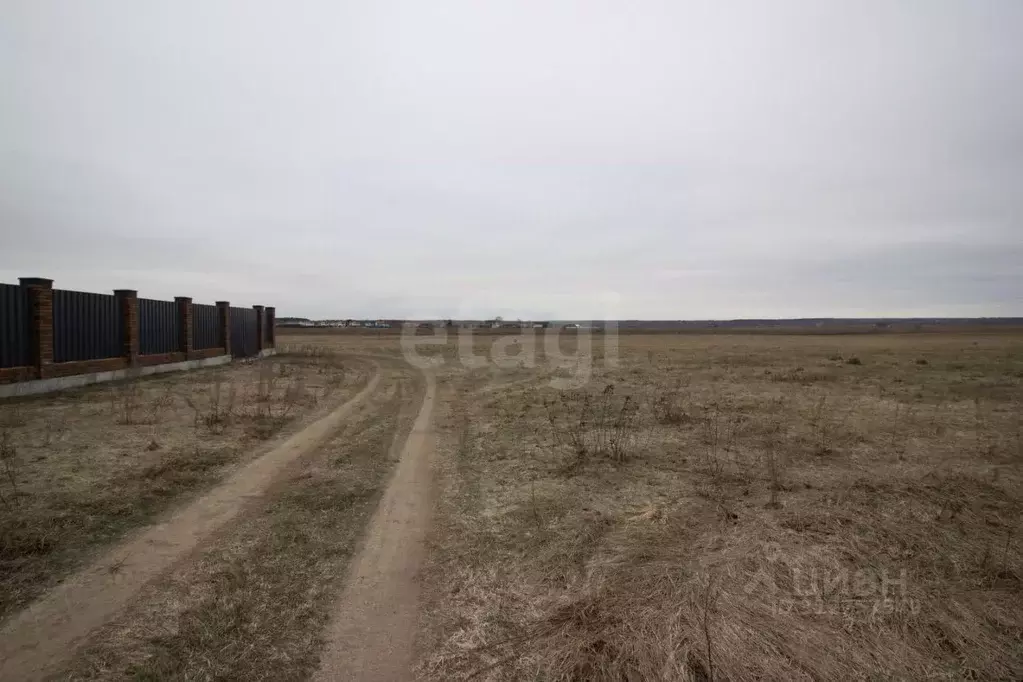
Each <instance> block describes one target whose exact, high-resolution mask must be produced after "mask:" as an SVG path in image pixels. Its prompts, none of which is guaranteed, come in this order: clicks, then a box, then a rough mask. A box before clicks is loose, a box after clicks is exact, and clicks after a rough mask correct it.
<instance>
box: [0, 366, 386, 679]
mask: <svg viewBox="0 0 1023 682" xmlns="http://www.w3.org/2000/svg"><path fill="white" fill-rule="evenodd" d="M373 363H374V365H375V372H374V374H373V377H372V378H371V379H370V381H369V383H368V384H367V385H366V387H365V388H363V389H362V390H361V391H360V392H359V393H358V394H357V395H356V396H355V397H353V398H352V399H351V400H349V401H347V402H345V403H344V404H342V405H341V406H340V407H338V408H337V409H335V410H333V411H332V412H330V413H329V414H328V415H326V416H324V417H321V418H320V419H319V420H317V421H315V422H313V423H312V424H310V425H309V426H307V427H305V428H304V429H302V430H301V431H299V432H298V433H295V434H293V435H292V436H290V437H289V438H288V439H287V440H285V441H284V442H283V443H281V444H280V445H278V446H277V447H275V448H274V449H272V450H270V451H269V452H267V453H266V454H264V455H263V456H261V457H259V458H258V459H255V460H253V461H251V462H249V463H248V464H247V465H245V466H244V467H242V468H241V469H240V470H238V471H237V472H235V473H234V474H233V475H232V476H231V477H230V478H228V479H227V480H226V481H225V482H224V483H222V484H221V485H219V486H218V487H216V488H214V489H213V490H211V491H209V492H207V493H206V494H204V495H203V496H202V497H200V498H199V499H197V500H195V501H194V502H192V503H190V504H189V505H188V506H186V507H184V508H183V509H180V510H179V511H177V512H175V513H173V515H172V516H170V517H169V518H168V519H167V520H166V521H165V522H163V523H159V524H156V525H153V526H149V527H148V528H146V529H143V530H142V531H140V532H138V533H136V534H135V535H133V536H132V537H131V538H130V539H128V540H126V541H125V542H123V543H121V544H120V545H118V546H117V547H115V548H114V549H112V550H111V551H109V552H108V553H106V554H105V555H104V556H103V557H102V558H100V559H99V560H97V561H96V562H94V563H93V564H92V565H90V566H89V567H87V568H85V569H83V570H81V571H79V572H78V573H76V574H74V575H72V576H70V577H68V578H67V579H66V580H65V581H64V582H62V583H61V584H60V585H58V586H57V587H56V588H54V589H53V590H51V591H50V592H48V593H47V594H46V595H45V596H43V597H42V598H40V599H38V600H37V601H35V602H34V603H33V604H31V605H30V606H29V607H28V608H26V609H25V610H24V611H22V612H20V613H18V614H16V615H14V616H13V617H12V618H10V619H9V620H8V621H7V622H6V623H4V625H3V627H2V628H0V680H33V679H40V678H43V677H45V676H46V675H47V674H49V672H51V671H53V670H54V669H55V668H56V667H58V666H59V665H60V664H62V663H63V662H65V661H66V660H67V659H68V658H70V656H71V655H72V654H73V653H74V650H75V647H76V645H77V644H78V643H79V642H80V641H82V640H83V638H85V637H86V636H87V635H88V634H89V633H90V632H92V631H93V630H94V629H96V628H97V627H99V626H101V625H103V624H105V623H106V622H108V621H109V620H110V619H111V618H113V617H114V616H115V615H116V614H117V613H118V612H119V611H120V610H121V609H122V608H124V606H125V605H126V604H127V603H128V602H129V601H130V600H131V599H132V598H133V597H134V596H135V595H136V594H137V593H138V592H139V591H140V590H141V588H142V587H143V586H144V585H145V584H146V583H147V582H149V581H150V580H152V579H153V578H156V577H157V576H159V575H160V574H161V573H163V572H164V571H166V570H167V569H168V568H170V567H171V566H172V565H173V564H174V563H175V562H177V561H178V560H179V559H181V558H182V557H184V556H186V555H187V554H188V553H189V552H191V551H192V550H194V549H195V548H196V547H197V546H198V545H199V543H200V542H201V541H202V540H204V539H206V538H208V537H209V536H210V535H211V534H213V533H214V532H215V531H216V530H217V529H219V528H221V527H223V526H224V525H225V524H226V523H227V522H229V521H231V520H232V519H234V518H235V517H237V516H238V514H239V512H240V511H241V510H242V509H243V507H244V506H245V502H246V501H247V500H248V499H250V498H253V497H258V496H259V495H261V494H262V493H263V492H264V491H266V489H267V488H268V487H269V486H270V485H271V483H273V482H274V480H276V479H277V478H278V477H279V476H280V474H281V473H282V472H283V471H284V470H285V468H286V467H287V465H289V464H290V463H292V462H294V461H295V460H296V459H298V458H299V457H301V456H302V455H304V454H306V453H308V452H310V451H311V450H313V449H314V448H316V447H318V446H319V445H320V444H321V443H323V442H324V440H325V439H326V438H328V437H329V436H330V434H331V433H332V432H334V430H335V429H337V427H338V426H339V425H340V424H341V422H342V421H343V420H344V419H345V418H346V417H347V416H348V415H349V414H350V413H351V411H352V410H353V409H354V408H355V407H356V406H358V405H359V404H360V403H361V402H363V401H364V400H365V399H366V398H367V397H368V396H369V395H371V394H372V393H373V391H375V390H376V388H377V386H378V384H379V383H380V379H381V375H382V370H381V366H380V363H378V362H376V361H373Z"/></svg>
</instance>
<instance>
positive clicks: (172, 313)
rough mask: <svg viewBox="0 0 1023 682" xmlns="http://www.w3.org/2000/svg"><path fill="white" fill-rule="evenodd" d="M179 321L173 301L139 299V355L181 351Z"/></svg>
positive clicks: (176, 307) (175, 304)
mask: <svg viewBox="0 0 1023 682" xmlns="http://www.w3.org/2000/svg"><path fill="white" fill-rule="evenodd" d="M180 346H181V320H180V318H179V315H178V304H177V303H176V302H173V301H156V300H154V299H151V298H140V299H139V353H141V354H142V355H150V354H154V353H174V352H176V351H179V350H181V348H180Z"/></svg>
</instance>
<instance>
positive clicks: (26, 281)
mask: <svg viewBox="0 0 1023 682" xmlns="http://www.w3.org/2000/svg"><path fill="white" fill-rule="evenodd" d="M18 283H19V284H20V285H21V286H22V287H23V288H25V289H26V290H27V291H28V309H29V324H30V325H31V332H32V340H31V343H32V348H31V351H32V366H33V367H34V368H35V374H36V377H37V378H39V379H44V378H46V368H47V366H48V365H51V364H53V280H52V279H46V278H44V277H21V278H20V279H19V280H18Z"/></svg>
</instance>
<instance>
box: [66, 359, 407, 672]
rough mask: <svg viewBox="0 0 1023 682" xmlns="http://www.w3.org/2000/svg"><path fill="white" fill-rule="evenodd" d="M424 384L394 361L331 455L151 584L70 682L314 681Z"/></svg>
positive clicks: (78, 664)
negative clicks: (348, 575) (332, 619)
mask: <svg viewBox="0 0 1023 682" xmlns="http://www.w3.org/2000/svg"><path fill="white" fill-rule="evenodd" d="M420 384H421V382H420V380H419V378H418V373H414V372H413V371H412V370H410V369H402V368H398V367H396V366H395V365H394V364H393V363H391V365H390V366H389V367H387V368H385V370H384V374H383V377H382V379H381V382H380V384H379V386H378V387H377V389H376V390H375V391H374V392H373V393H372V394H371V395H370V396H369V397H368V398H367V399H366V400H365V401H363V402H362V403H360V404H359V405H358V406H357V407H356V408H355V410H354V411H353V413H351V414H350V415H349V416H348V417H347V418H346V420H345V422H344V424H343V426H342V427H341V429H340V430H339V431H338V432H336V434H335V435H334V436H333V437H332V438H331V439H330V440H329V441H328V442H327V443H326V444H325V445H324V446H322V447H321V448H319V449H318V450H317V451H315V452H314V453H312V454H310V455H308V456H306V457H304V458H302V459H300V460H299V461H298V462H296V463H295V464H293V465H292V466H291V467H290V469H289V471H288V473H287V475H286V476H285V477H284V478H282V479H281V480H280V481H278V482H277V483H276V484H274V485H273V487H272V488H271V489H270V490H269V491H268V492H267V493H266V494H265V495H264V496H262V497H260V498H255V499H253V500H251V501H250V503H249V504H248V506H247V508H246V509H245V511H244V513H243V514H242V515H241V516H240V517H239V518H238V520H237V521H236V522H234V523H232V524H230V525H228V526H226V527H225V528H223V529H222V530H221V531H220V532H218V534H217V535H216V536H214V537H213V538H211V539H210V540H209V541H208V542H207V543H205V544H204V545H203V547H202V548H200V549H199V550H198V551H197V552H196V553H195V554H194V555H193V556H192V557H191V558H190V559H189V560H188V561H186V562H183V563H182V564H181V565H180V566H179V567H178V568H177V569H176V570H175V571H173V572H171V573H169V574H167V575H165V576H163V577H162V578H161V579H159V580H157V581H154V582H152V583H150V584H149V585H148V586H146V587H145V588H144V590H143V592H142V593H141V594H140V595H139V597H138V598H137V599H136V600H135V601H134V602H133V603H132V604H131V605H130V606H129V607H128V608H127V609H126V610H125V611H124V612H123V613H122V614H121V615H120V616H119V617H118V618H117V619H116V620H115V621H113V622H111V623H110V624H109V625H108V626H106V627H104V628H102V629H101V630H99V631H98V632H96V633H95V634H94V635H93V636H92V637H91V638H90V640H89V641H88V642H87V643H86V644H85V646H83V647H82V648H81V649H80V650H79V652H78V654H77V656H76V657H75V658H74V659H73V661H72V662H71V663H70V665H69V666H68V667H67V669H66V670H65V671H64V672H63V673H61V675H60V676H59V677H60V679H104V680H105V679H153V680H157V679H159V680H163V679H221V680H253V679H305V678H306V677H307V676H308V675H309V674H310V673H311V672H312V671H313V670H314V669H315V668H316V666H317V662H318V659H319V655H320V649H321V646H322V640H321V631H322V630H323V628H324V626H325V624H326V622H327V618H328V616H329V615H330V609H331V606H332V604H333V603H334V600H335V599H336V597H337V594H338V591H339V589H340V586H341V584H342V583H343V581H344V576H345V570H346V566H347V564H348V562H349V560H350V558H351V556H352V554H353V552H354V551H355V548H356V546H357V544H358V539H359V537H360V534H361V531H362V529H363V526H364V525H365V523H366V521H367V519H368V518H369V516H370V515H371V514H372V512H373V510H374V508H375V507H376V504H377V501H378V499H379V496H380V494H381V488H382V486H383V484H384V483H385V482H386V474H387V472H388V471H389V470H391V468H392V467H393V466H394V461H395V459H396V457H397V449H398V448H400V446H401V444H402V443H403V442H404V435H405V434H407V432H408V428H409V427H410V425H411V421H412V419H413V418H414V416H415V409H416V408H417V407H418V397H417V394H419V393H420V392H421V390H422V387H421V385H420Z"/></svg>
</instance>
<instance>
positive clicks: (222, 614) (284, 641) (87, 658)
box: [0, 333, 1023, 681]
mask: <svg viewBox="0 0 1023 682" xmlns="http://www.w3.org/2000/svg"><path fill="white" fill-rule="evenodd" d="M577 340H578V339H577V338H576V337H574V335H565V337H564V338H563V339H562V348H563V351H564V352H566V353H568V354H570V353H571V352H572V350H573V348H572V346H573V345H574V344H575V343H576V342H577ZM510 341H511V340H510V339H507V338H505V339H503V340H502V337H497V336H495V335H487V336H482V335H481V336H479V337H477V338H476V340H475V344H476V345H475V352H476V353H477V354H478V355H481V356H483V355H486V352H487V350H488V349H489V348H491V345H492V344H494V343H501V344H502V345H503V347H504V348H505V349H506V350H509V349H512V348H514V347H515V344H513V343H510ZM619 343H620V350H619V361H618V364H617V366H614V367H608V366H605V364H606V363H605V359H604V357H603V348H602V338H601V337H600V336H595V337H594V346H593V349H592V355H591V357H589V361H590V362H591V364H592V366H593V374H592V377H591V380H590V381H589V382H588V383H587V384H586V385H585V386H583V387H582V388H579V389H570V390H560V389H556V388H554V387H552V386H551V380H552V379H555V378H564V377H565V376H568V375H569V374H571V372H570V371H569V370H568V369H567V368H565V367H561V368H558V367H553V366H551V365H550V364H549V363H548V362H547V358H546V357H545V356H544V353H543V344H542V342H541V343H539V344H538V348H537V350H538V358H537V359H538V362H537V363H536V366H530V364H529V363H528V362H525V360H526V359H527V358H526V357H525V356H519V357H517V358H513V359H512V360H511V361H510V362H506V363H503V365H502V366H501V367H497V366H495V365H494V364H486V365H484V366H481V367H479V368H477V369H468V368H466V367H464V366H463V365H462V364H461V363H460V362H459V361H458V354H459V348H458V345H457V340H456V338H455V337H454V336H453V335H452V336H450V337H449V339H448V341H447V342H446V343H444V344H441V345H432V346H430V345H427V346H423V347H420V348H419V353H420V354H421V355H424V356H426V355H431V356H434V357H436V358H440V359H443V364H441V365H440V366H438V367H436V368H435V369H434V370H433V373H434V374H435V376H436V380H437V384H438V388H437V394H436V395H437V403H438V404H437V408H436V410H435V414H434V422H433V434H434V440H435V443H434V446H435V451H436V455H435V461H436V462H437V467H438V470H437V471H436V477H435V478H436V485H437V488H438V490H436V491H435V494H434V495H433V496H432V498H433V499H434V500H436V505H437V507H436V509H435V510H434V515H433V520H432V529H431V531H430V538H429V547H428V550H429V552H428V560H427V565H426V567H425V569H424V571H423V572H422V574H421V575H420V576H419V581H420V584H421V588H422V589H421V594H422V599H423V600H422V603H421V604H420V615H419V623H418V633H419V634H418V638H417V642H416V657H417V664H416V667H415V670H414V672H415V675H416V677H417V678H419V679H424V680H452V679H484V680H523V679H531V680H630V681H632V680H653V679H658V680H754V679H756V680H767V679H769V680H782V679H784V680H790V679H791V680H799V679H806V680H811V679H813V680H816V679H821V680H846V679H872V680H882V679H1019V678H1020V677H1021V676H1023V552H1021V549H1020V540H1021V538H1020V535H1021V529H1020V520H1021V512H1023V480H1021V479H1023V477H1021V466H1023V410H1021V405H1023V334H1012V333H1003V334H987V335H959V334H899V335H887V334H870V335H856V336H800V335H792V336H785V335H755V334H743V335H726V334H715V335H706V336H700V335H666V334H657V335H648V336H644V335H639V334H629V335H622V336H621V337H620V338H619ZM520 348H521V346H520ZM279 350H281V351H282V353H281V354H280V355H279V356H277V358H275V359H274V360H272V361H268V362H263V363H251V364H239V365H234V366H230V367H226V368H222V369H219V370H211V371H203V372H195V373H191V374H181V375H170V376H166V377H163V378H154V379H147V380H142V381H137V382H127V383H125V384H120V385H116V386H99V387H93V388H90V389H88V390H83V391H78V392H69V393H64V394H59V395H56V396H52V397H45V398H37V399H33V400H27V401H22V402H20V403H10V404H4V405H2V406H0V409H2V419H3V421H2V424H3V427H2V434H3V439H4V440H3V441H2V442H3V443H5V444H6V445H5V449H4V459H3V461H2V462H0V469H2V470H0V474H2V478H3V481H2V482H0V492H2V494H3V500H2V501H0V513H2V514H3V516H2V517H0V523H2V524H3V525H2V526H0V530H2V534H0V538H2V542H3V544H2V545H0V550H2V553H0V560H2V563H0V568H2V570H3V572H2V581H3V582H2V584H0V588H3V595H4V597H3V599H4V601H3V602H0V606H2V611H0V613H10V612H12V611H13V610H15V609H17V608H18V607H20V606H21V605H23V604H24V603H26V602H27V601H28V600H30V599H32V598H33V597H34V596H35V595H37V594H39V593H40V592H41V591H42V590H43V589H45V588H46V587H47V586H48V585H51V584H53V583H54V582H55V581H57V580H59V579H60V577H61V576H62V575H65V574H66V573H67V572H68V571H70V570H71V569H73V568H74V567H76V566H78V565H81V563H82V562H83V561H84V560H85V559H86V558H88V557H89V556H91V555H93V554H94V553H96V552H97V551H98V550H100V549H101V548H103V547H104V546H108V545H109V544H110V543H111V542H112V541H113V540H114V539H116V538H118V537H121V536H123V535H124V534H125V533H126V532H127V531H129V530H130V529H132V528H134V527H137V526H141V525H143V524H145V523H148V522H150V521H151V520H154V519H156V518H159V517H160V514H161V513H164V512H170V510H172V509H173V508H176V507H178V506H179V505H180V503H181V502H183V501H184V500H186V499H188V498H189V497H190V496H191V495H193V494H195V493H196V492H198V491H200V490H202V489H204V488H209V487H210V486H211V485H213V484H214V483H215V482H216V481H218V480H220V479H221V478H222V477H223V476H224V475H225V474H226V473H227V472H228V471H230V470H231V469H232V468H233V467H235V466H237V465H238V464H241V463H243V462H245V461H249V460H251V459H253V458H254V457H258V456H259V454H260V453H261V452H264V448H267V447H269V446H271V445H272V444H273V443H274V442H277V441H278V440H279V438H280V436H279V435H278V433H282V432H288V431H291V430H294V429H296V428H298V427H299V426H300V425H301V424H304V423H308V422H309V421H310V420H311V419H313V418H314V417H315V416H317V415H319V414H321V413H323V412H325V411H327V410H329V409H331V407H333V406H336V405H338V404H340V403H341V402H342V401H344V400H346V399H348V398H350V397H351V396H352V395H354V394H355V393H356V392H358V390H359V389H360V388H361V387H363V386H365V385H366V383H367V381H368V379H369V375H370V373H373V372H375V371H380V372H381V377H382V379H381V381H380V383H379V385H378V386H377V388H376V389H375V390H374V391H372V392H370V393H369V395H368V397H367V398H366V401H365V403H362V404H360V405H359V406H357V407H356V408H355V411H354V412H353V413H352V414H351V415H349V416H348V417H347V418H346V420H345V422H344V426H343V427H342V429H341V430H340V431H339V432H338V433H337V434H335V436H334V437H333V438H332V439H331V440H330V441H329V443H328V444H327V445H325V446H324V447H322V448H320V449H319V450H317V451H316V452H313V453H310V454H309V455H308V456H307V457H303V458H300V459H298V460H296V461H295V462H294V463H293V464H292V465H291V466H290V467H289V468H288V469H286V470H285V473H284V475H282V476H281V478H280V479H279V480H278V481H277V482H276V483H275V484H274V485H273V486H272V487H271V488H270V489H269V491H268V492H267V493H266V494H265V495H263V496H260V497H258V499H256V498H254V499H252V500H249V501H247V502H246V506H245V508H244V513H241V514H240V515H239V517H238V519H237V521H236V522H233V523H231V524H228V525H227V526H225V527H224V528H222V529H221V530H220V531H218V532H217V533H216V535H215V536H214V537H211V538H209V540H208V541H207V542H204V543H203V544H202V545H201V546H200V549H199V550H198V551H196V552H195V553H194V555H193V556H190V557H189V558H188V560H187V561H182V562H181V563H180V565H178V567H177V569H176V570H175V571H173V572H172V573H169V574H167V575H164V576H163V577H161V578H160V579H158V580H156V581H154V582H152V583H150V584H148V585H146V586H145V588H144V589H143V591H142V593H141V594H140V595H138V598H137V599H135V600H134V601H133V602H131V604H130V605H129V606H128V607H127V609H125V610H124V611H123V612H122V613H120V614H119V615H118V616H117V617H116V618H115V619H114V620H113V621H111V622H109V623H108V624H107V625H105V626H103V627H101V628H99V629H98V630H96V631H94V632H93V633H92V634H91V635H90V636H89V638H88V640H87V641H86V642H84V644H83V646H81V647H80V648H78V650H77V651H76V652H75V654H74V657H73V658H72V659H71V660H70V663H69V664H68V665H67V666H65V668H64V670H63V672H62V673H60V674H59V675H58V679H139V680H164V679H237V680H249V679H306V678H308V677H309V676H310V675H311V674H312V673H313V672H314V671H315V670H316V668H317V665H318V662H319V656H320V653H321V649H322V647H323V645H324V640H323V637H324V628H325V625H326V623H327V622H328V619H329V618H330V616H331V613H330V610H331V608H332V605H334V604H336V603H337V598H338V593H339V590H340V589H341V586H342V584H343V582H344V579H345V573H346V570H347V566H348V563H349V560H350V558H351V556H352V555H353V553H354V552H355V551H356V549H357V547H358V543H359V538H360V536H361V534H362V530H363V527H364V526H365V524H366V522H367V520H368V518H369V517H370V515H371V514H372V512H373V509H374V508H375V506H376V504H377V501H378V500H379V499H380V494H381V492H382V490H383V489H384V487H385V485H386V482H387V480H388V478H387V474H388V472H389V471H390V470H391V469H392V467H393V463H394V459H395V457H396V454H397V453H396V449H397V448H398V447H399V446H400V445H401V443H402V442H404V437H405V435H407V433H408V430H409V429H410V428H411V421H412V418H413V417H414V415H415V411H416V409H417V408H418V406H419V403H420V402H421V400H422V397H421V395H420V393H421V391H422V381H421V375H420V374H419V372H418V370H415V369H413V368H411V367H408V366H407V365H405V364H404V363H403V361H402V360H401V347H400V345H399V338H398V337H397V336H395V335H390V336H381V335H362V336H360V335H351V334H346V335H337V336H329V335H319V336H316V337H311V336H304V335H299V334H296V335H290V336H288V335H281V337H280V338H279ZM347 355H359V356H362V359H361V360H359V361H356V360H354V359H349V358H346V359H344V360H342V357H343V356H347ZM371 360H372V361H374V362H376V363H377V365H379V367H380V368H382V369H381V370H375V369H370V365H369V362H370V361H371Z"/></svg>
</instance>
